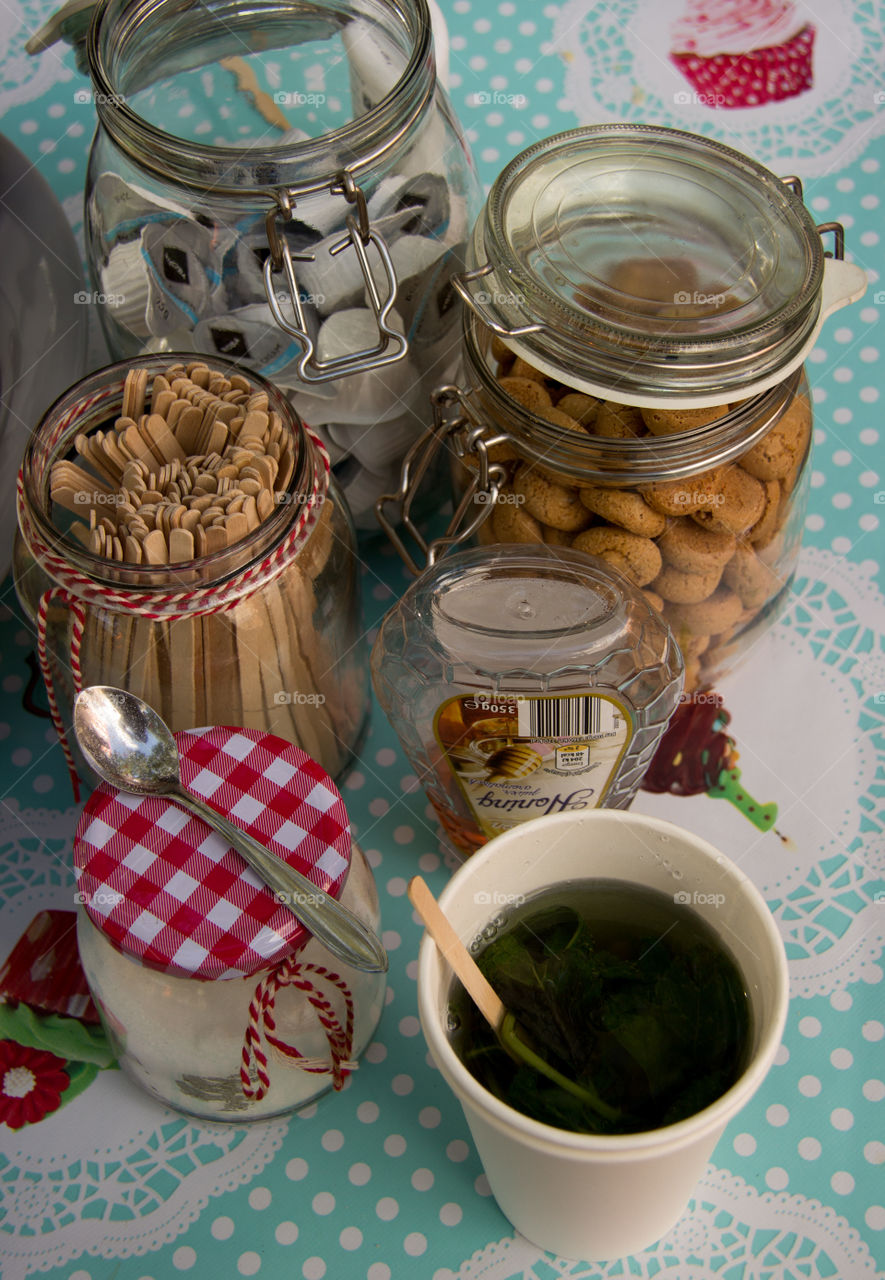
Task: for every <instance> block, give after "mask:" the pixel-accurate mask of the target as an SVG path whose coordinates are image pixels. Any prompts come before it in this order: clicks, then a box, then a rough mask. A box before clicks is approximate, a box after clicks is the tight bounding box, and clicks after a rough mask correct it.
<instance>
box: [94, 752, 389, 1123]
mask: <svg viewBox="0 0 885 1280" xmlns="http://www.w3.org/2000/svg"><path fill="white" fill-rule="evenodd" d="M177 745H178V750H179V756H180V761H181V775H182V781H183V783H184V786H185V787H186V788H187V789H189V790H191V791H193V792H195V793H196V794H198V795H200V796H202V797H203V798H204V799H205V800H206V801H207V803H209V804H211V805H212V806H213V807H216V808H219V809H221V804H220V803H219V797H221V798H222V802H221V803H222V804H223V806H224V812H225V816H230V818H231V820H235V821H236V822H237V824H238V825H239V826H242V827H244V828H245V829H247V830H248V831H249V833H250V834H251V835H253V836H255V837H256V839H258V840H260V841H261V843H262V844H265V845H266V846H267V848H268V849H269V850H270V851H271V852H273V853H274V854H276V855H277V856H279V857H280V858H281V859H282V860H284V861H285V862H287V863H288V864H289V865H290V866H292V867H293V868H294V869H295V870H297V871H299V872H301V874H302V875H306V876H307V877H308V878H309V879H310V880H311V882H312V883H313V884H315V885H316V886H317V888H319V889H321V890H323V891H324V892H326V893H328V894H329V895H330V896H331V897H333V898H337V899H338V900H339V901H340V902H341V903H342V905H344V906H345V907H347V908H348V909H349V910H350V911H352V912H353V913H354V914H355V915H356V916H357V917H358V918H359V919H360V920H361V921H362V923H363V924H365V925H367V926H368V927H369V928H370V929H372V930H373V931H377V929H378V926H379V920H380V916H379V911H378V896H377V893H376V890H375V882H374V879H373V877H372V872H371V870H370V868H369V866H368V864H367V862H366V860H365V857H364V855H363V853H362V851H361V850H360V849H359V847H358V846H357V845H356V844H354V843H352V841H351V837H350V828H349V824H348V819H347V812H346V810H345V807H344V802H343V800H342V799H341V796H340V794H339V793H338V791H337V789H336V788H335V786H334V784H333V783H332V780H331V779H330V778H329V777H328V775H327V774H326V773H325V772H324V770H322V769H321V768H320V767H319V765H318V764H317V763H316V761H313V760H311V759H310V758H309V757H308V756H307V755H305V753H304V752H303V751H299V750H298V749H297V748H296V747H293V746H292V745H291V744H290V743H287V742H284V741H283V740H282V739H280V738H277V737H273V736H271V735H268V734H262V733H258V732H256V731H255V730H245V729H239V728H231V727H223V728H215V729H211V730H203V731H201V732H199V733H180V734H178V735H177ZM74 874H75V876H76V879H77V888H78V893H77V898H78V902H79V903H80V906H79V907H78V922H77V937H78V943H79V948H80V959H81V961H82V964H83V969H84V972H85V974H86V978H87V981H88V983H89V987H90V990H91V992H92V995H93V998H94V1000H95V1004H96V1007H97V1008H98V1011H99V1014H100V1016H101V1020H102V1023H103V1025H104V1027H105V1030H106V1031H107V1033H108V1037H109V1039H110V1042H111V1045H112V1047H113V1049H114V1052H115V1054H116V1056H117V1058H118V1060H119V1064H120V1066H121V1067H122V1068H123V1070H124V1071H125V1072H126V1073H127V1075H129V1076H130V1077H131V1079H132V1080H134V1081H135V1083H136V1084H138V1085H139V1086H140V1087H141V1088H143V1089H146V1090H147V1091H148V1092H149V1093H151V1094H153V1095H154V1096H155V1097H157V1098H159V1099H160V1100H161V1101H163V1102H166V1103H168V1104H169V1105H170V1106H172V1107H176V1108H178V1109H179V1110H181V1111H186V1112H188V1113H190V1114H191V1115H196V1116H200V1117H202V1118H204V1119H207V1120H230V1121H234V1122H240V1121H243V1120H253V1119H264V1118H266V1117H267V1116H272V1115H277V1114H279V1113H280V1112H285V1111H291V1110H294V1109H296V1108H298V1107H301V1106H304V1105H306V1104H307V1103H308V1102H311V1101H312V1100H313V1099H314V1098H316V1097H317V1096H318V1095H319V1094H321V1093H324V1092H326V1090H327V1089H329V1088H334V1089H341V1088H342V1086H343V1084H344V1082H345V1080H346V1079H347V1077H348V1075H349V1074H350V1073H351V1072H352V1071H354V1070H355V1069H356V1068H357V1066H358V1059H359V1057H360V1054H361V1053H362V1052H363V1050H364V1049H365V1047H366V1045H367V1044H368V1043H369V1040H370V1039H371V1037H372V1033H373V1032H374V1030H375V1027H376V1026H377V1024H378V1020H379V1018H380V1016H381V1012H382V1009H383V1006H384V992H385V987H386V979H385V975H384V974H383V973H369V972H362V971H358V970H356V969H353V968H352V967H351V966H349V965H347V964H344V963H342V962H341V961H340V960H337V959H336V958H335V957H333V956H332V955H331V954H330V952H329V951H328V950H327V949H326V947H325V946H324V945H322V944H321V943H320V942H318V941H317V940H316V939H315V938H313V937H312V936H311V934H310V933H309V931H308V930H307V929H306V928H305V927H304V925H302V924H301V923H300V921H299V920H298V918H297V916H296V915H294V914H293V912H292V911H291V910H290V909H289V907H288V906H287V905H286V904H285V903H284V902H283V901H281V899H280V896H279V895H276V894H274V893H273V892H272V891H271V890H270V889H269V888H268V887H267V886H266V885H265V884H263V883H262V882H261V881H260V880H259V879H258V878H257V877H256V876H255V874H254V873H253V872H252V871H251V870H250V869H249V868H248V867H247V865H246V863H245V862H244V861H243V859H242V858H241V857H240V855H239V854H238V853H236V852H235V851H234V850H233V849H230V848H229V847H228V846H227V843H226V841H225V839H224V837H223V836H221V835H219V834H218V833H217V832H214V831H211V830H210V828H209V827H207V825H206V824H205V822H203V821H202V819H200V818H196V817H193V816H192V815H191V814H189V813H187V812H186V811H185V810H183V809H180V808H178V807H177V806H176V805H175V804H173V803H172V802H170V801H168V800H166V799H164V798H163V797H161V796H134V795H128V794H124V793H122V792H118V791H117V790H116V789H115V788H113V787H110V786H108V785H107V784H102V785H101V786H100V787H99V788H98V789H97V790H96V791H95V792H94V793H93V795H92V796H91V798H90V800H89V802H88V804H87V805H86V808H85V810H84V812H83V814H82V816H81V818H80V821H79V824H78V826H77V831H76V834H75V836H74Z"/></svg>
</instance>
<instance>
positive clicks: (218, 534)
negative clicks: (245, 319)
mask: <svg viewBox="0 0 885 1280" xmlns="http://www.w3.org/2000/svg"><path fill="white" fill-rule="evenodd" d="M148 377H149V375H148V371H147V370H146V369H133V370H132V371H131V372H130V373H129V374H128V375H127V377H126V383H125V388H124V393H123V405H122V413H121V416H120V417H119V418H118V419H117V420H116V422H115V424H114V428H113V429H112V430H108V431H95V432H93V433H92V434H90V435H85V434H80V435H78V436H77V437H76V439H75V442H74V444H75V448H76V450H77V452H78V454H79V455H80V456H81V458H82V459H83V460H84V462H85V463H87V464H88V465H89V466H90V467H91V469H92V473H91V472H88V471H85V470H84V469H83V468H82V467H80V466H78V465H77V463H75V462H72V461H69V460H67V459H61V460H59V461H57V462H55V463H54V464H53V466H52V472H51V477H50V496H51V497H52V499H53V501H54V502H57V503H59V504H60V505H61V506H63V507H65V508H66V509H67V510H68V511H71V512H72V513H73V514H75V515H78V516H83V517H86V518H87V519H88V524H86V523H84V522H83V521H76V522H75V523H74V524H73V525H72V528H71V532H72V533H73V535H74V536H75V537H76V538H78V540H79V541H80V542H82V543H83V544H84V545H85V546H87V547H88V548H89V549H90V551H93V552H94V553H95V554H97V555H104V556H106V557H107V558H108V559H111V560H118V561H121V562H123V563H126V564H156V565H160V564H171V563H176V562H179V561H185V560H193V559H194V557H195V556H196V557H200V556H205V555H210V554H212V553H213V552H215V551H221V550H223V549H224V548H225V547H229V546H231V545H233V543H235V542H238V541H239V540H240V539H241V538H243V537H245V536H246V535H247V534H248V533H250V532H251V531H252V530H253V529H256V528H257V527H258V525H259V524H260V522H261V521H262V520H264V519H266V517H267V516H268V515H269V514H270V513H271V511H272V510H273V508H274V506H275V503H276V501H277V495H282V494H285V492H286V488H287V486H288V484H289V481H290V480H291V478H292V471H293V468H294V465H295V444H294V441H293V439H292V433H291V431H290V430H289V428H288V427H287V426H286V425H285V424H284V423H283V422H282V420H281V418H280V416H279V414H276V413H272V412H268V400H267V395H266V394H265V393H264V392H263V391H257V392H256V391H254V389H253V388H252V386H251V385H250V383H249V382H248V381H247V380H246V379H245V378H243V377H240V376H239V375H237V374H234V375H233V376H232V377H231V378H229V379H228V378H226V377H224V375H222V374H220V373H217V372H211V371H210V370H209V368H208V366H206V365H205V364H200V363H193V364H189V365H187V367H185V366H184V365H181V364H174V365H171V366H170V367H169V368H168V369H167V370H166V373H165V375H163V374H158V375H156V376H155V377H154V380H153V385H152V387H151V390H150V405H149V406H148V403H147V391H148ZM93 473H94V474H93Z"/></svg>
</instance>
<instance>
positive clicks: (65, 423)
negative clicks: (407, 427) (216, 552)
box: [17, 395, 330, 802]
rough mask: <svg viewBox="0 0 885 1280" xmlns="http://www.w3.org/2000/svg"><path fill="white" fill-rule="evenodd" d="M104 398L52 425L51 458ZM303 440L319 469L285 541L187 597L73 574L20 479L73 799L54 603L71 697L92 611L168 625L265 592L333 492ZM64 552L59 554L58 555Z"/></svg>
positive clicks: (54, 710)
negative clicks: (63, 629) (60, 617)
mask: <svg viewBox="0 0 885 1280" xmlns="http://www.w3.org/2000/svg"><path fill="white" fill-rule="evenodd" d="M102 398H105V397H103V396H101V395H100V396H96V397H94V398H93V400H89V401H86V402H81V403H78V404H77V405H76V406H75V407H74V408H73V409H72V410H71V411H70V413H68V414H67V415H65V417H63V418H62V419H61V420H60V421H59V422H58V423H57V424H56V427H55V430H54V431H53V433H52V435H51V437H50V439H49V440H48V442H47V445H48V455H49V454H51V450H52V449H53V448H54V446H55V445H56V444H57V443H58V441H59V440H60V439H61V437H62V436H63V435H64V433H65V432H66V430H67V429H68V427H69V426H70V424H71V421H72V420H73V418H74V417H79V416H82V415H83V414H84V413H85V412H86V411H87V409H88V408H89V407H91V406H92V405H93V404H94V403H95V401H98V400H101V399H102ZM302 425H303V424H302ZM303 430H304V434H305V436H306V437H307V439H308V440H309V441H310V443H311V444H312V445H313V447H314V449H315V450H316V453H317V456H318V457H319V459H320V463H321V465H320V466H319V467H317V468H316V469H315V471H314V476H313V484H312V486H311V489H310V492H309V493H307V494H305V495H303V500H302V501H301V502H300V503H299V507H300V510H299V512H298V515H297V517H296V519H295V520H294V522H293V524H292V525H291V527H290V528H289V530H288V532H287V533H286V535H285V537H283V538H281V539H280V541H279V542H278V543H277V544H276V545H275V546H274V548H273V549H272V550H271V552H270V553H269V554H268V555H266V556H264V557H263V558H262V559H261V560H257V561H253V562H252V563H250V564H249V565H248V566H247V567H246V568H245V569H243V570H242V571H241V572H239V573H236V574H234V575H233V576H232V577H229V578H227V579H226V581H224V582H223V583H220V584H218V585H212V586H206V587H190V588H189V589H188V590H187V591H138V590H135V589H130V588H123V589H116V588H114V587H109V586H107V585H106V584H103V583H100V582H96V580H95V579H94V578H93V577H91V576H90V575H89V574H87V573H85V572H83V571H82V570H80V569H77V568H75V567H74V566H73V565H72V564H71V562H70V560H69V558H68V556H67V555H66V553H65V550H64V542H63V539H62V538H59V539H58V542H57V543H56V544H55V545H54V546H53V545H50V543H49V542H48V541H47V540H46V539H45V538H44V537H43V535H42V533H41V532H40V531H39V529H38V528H37V525H36V524H35V522H34V520H33V518H32V516H31V514H30V508H29V503H28V501H27V499H26V496H25V489H24V477H23V474H22V472H21V471H19V475H18V484H17V505H18V520H19V526H20V528H21V532H22V536H23V538H24V540H25V542H26V543H27V545H28V547H29V549H30V551H31V554H32V555H33V557H34V559H35V561H36V562H37V564H38V565H39V566H40V567H41V568H42V569H43V570H44V571H45V572H46V573H47V574H48V575H49V577H51V578H52V579H54V581H55V583H56V585H55V586H53V587H50V588H49V589H48V590H46V591H44V593H43V595H42V596H41V597H40V604H39V607H38V610H37V657H38V659H39V662H40V670H41V672H42V675H43V681H44V683H45V685H46V696H47V699H48V702H49V711H50V714H51V716H52V723H53V725H54V726H55V731H56V733H57V734H58V737H59V741H60V742H61V746H62V750H63V751H64V755H65V761H66V763H67V766H68V773H69V774H70V777H71V785H72V786H73V789H74V799H75V801H77V802H79V799H80V781H79V778H78V777H77V769H76V766H75V764H74V757H73V753H72V751H71V747H70V743H69V742H68V739H67V730H66V729H65V724H64V721H63V719H62V716H61V711H60V708H59V705H58V697H57V693H56V689H55V681H54V678H53V673H52V664H51V660H50V656H49V652H48V647H47V637H46V626H47V615H48V612H49V607H50V605H52V604H53V603H59V604H64V605H67V607H68V608H69V609H70V611H71V615H72V619H73V620H72V624H71V652H70V670H71V676H72V679H73V685H74V694H75V695H76V694H77V693H79V692H80V689H81V687H82V671H81V665H80V650H81V647H82V644H83V633H84V630H85V627H86V615H87V609H88V608H90V607H96V608H99V609H110V610H120V611H121V612H124V613H127V612H128V613H137V614H138V615H139V616H140V617H143V618H150V619H156V620H161V619H162V620H165V621H170V620H172V619H175V618H183V617H187V616H189V615H193V614H207V613H223V612H225V611H227V610H230V609H235V608H236V607H237V605H238V604H239V603H240V601H241V600H243V599H245V598H246V597H248V596H251V595H253V594H254V593H255V592H257V591H260V590H261V588H262V587H264V586H265V584H266V583H268V582H270V581H271V580H272V579H273V578H275V577H276V576H277V575H278V574H279V573H281V572H282V571H283V569H285V567H286V566H287V565H288V564H289V562H290V561H291V558H292V556H293V555H294V554H295V552H296V551H297V549H298V544H299V542H300V541H301V539H302V536H303V535H304V534H305V533H306V531H308V530H309V529H310V527H311V526H312V525H313V524H315V523H316V521H317V520H318V518H319V512H320V507H321V505H322V499H323V497H324V496H325V494H326V491H327V490H328V487H329V473H330V464H329V455H328V453H327V452H326V449H325V447H324V446H323V443H322V441H321V440H319V439H318V438H317V437H316V436H315V435H314V434H313V432H312V431H311V430H310V428H309V427H307V426H303ZM59 548H61V550H59Z"/></svg>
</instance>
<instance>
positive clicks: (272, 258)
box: [264, 172, 409, 382]
mask: <svg viewBox="0 0 885 1280" xmlns="http://www.w3.org/2000/svg"><path fill="white" fill-rule="evenodd" d="M330 191H331V192H332V194H333V195H343V196H344V198H345V200H346V201H347V202H348V204H351V205H354V206H355V208H356V217H355V218H354V216H353V215H352V214H350V213H348V215H347V217H346V218H345V220H344V221H345V226H346V227H347V234H346V235H345V236H343V237H342V238H341V239H340V240H337V241H336V242H335V243H334V244H333V245H331V246H330V248H329V254H330V255H332V256H335V255H337V254H339V253H342V252H343V251H344V250H345V249H347V248H349V247H352V248H353V249H354V252H355V253H356V255H357V261H358V262H359V267H360V271H361V272H362V276H363V279H364V280H365V283H366V289H367V291H368V295H369V303H370V305H371V308H372V311H373V313H374V316H375V320H376V322H377V324H378V342H377V343H376V345H375V346H374V347H365V348H364V349H363V350H361V351H353V352H350V353H349V354H348V355H343V356H336V357H335V358H334V359H332V360H320V359H319V358H318V356H317V354H316V344H315V342H314V339H313V338H312V337H311V335H310V333H309V331H308V326H307V318H306V316H305V314H304V303H303V301H302V298H301V291H300V289H299V286H298V280H297V277H296V275H295V263H296V262H313V261H314V260H315V258H316V255H315V254H313V253H298V252H295V253H293V252H292V250H291V249H290V248H289V245H288V243H287V241H286V238H285V235H280V232H279V230H278V227H277V218H278V217H279V216H280V215H282V221H283V223H286V222H289V221H291V220H292V217H293V211H294V209H295V205H296V193H294V192H293V191H289V190H285V191H279V192H277V205H276V207H275V208H273V209H269V210H268V212H267V216H266V218H265V230H266V232H267V243H268V247H269V248H270V253H269V255H268V256H267V258H266V259H265V263H264V288H265V291H266V293H267V302H268V305H269V307H270V309H271V313H272V314H273V318H274V320H275V321H276V322H277V324H278V325H279V326H280V328H281V329H283V330H285V332H286V333H290V334H291V335H292V337H293V338H295V340H296V341H297V342H298V343H299V344H300V345H301V347H302V348H303V354H302V356H301V359H300V360H299V361H298V376H299V378H301V379H302V381H304V382H331V381H332V380H333V379H335V378H342V377H345V376H347V375H349V374H352V373H363V372H365V371H366V370H368V369H377V368H378V367H379V366H380V365H385V364H393V363H394V361H396V360H401V359H402V358H403V356H404V355H405V354H406V352H407V351H408V349H409V343H408V339H407V338H406V336H405V335H404V334H402V333H397V331H396V330H395V329H393V328H391V326H390V323H389V316H390V312H391V311H392V309H393V304H394V302H395V301H396V291H397V280H396V272H395V270H394V266H393V262H392V261H391V258H390V253H389V251H388V248H387V245H386V244H385V243H384V241H383V240H382V239H381V237H380V236H379V235H378V234H377V233H376V232H375V231H373V230H372V228H371V225H370V222H369V211H368V208H367V207H366V197H365V194H364V193H363V191H362V189H361V188H360V187H358V186H357V184H356V183H355V182H354V180H353V175H352V174H351V173H347V172H344V173H342V174H340V175H339V178H338V180H337V181H336V182H334V183H333V184H332V186H331V187H330ZM370 244H372V245H374V246H375V249H376V250H377V253H378V257H379V258H380V259H381V265H382V267H383V268H384V275H385V278H386V284H385V293H384V296H383V297H382V296H381V294H380V293H379V290H378V283H377V281H376V279H375V275H374V273H373V271H372V265H371V263H370V262H369V256H368V252H367V250H368V247H369V245H370ZM280 271H282V272H283V274H284V275H285V278H286V283H287V285H288V287H289V295H290V302H291V306H292V311H293V312H294V323H293V321H292V320H289V319H287V317H286V316H285V315H284V313H283V310H282V307H281V305H280V298H279V297H278V296H277V292H276V289H275V287H274V274H275V273H277V272H280Z"/></svg>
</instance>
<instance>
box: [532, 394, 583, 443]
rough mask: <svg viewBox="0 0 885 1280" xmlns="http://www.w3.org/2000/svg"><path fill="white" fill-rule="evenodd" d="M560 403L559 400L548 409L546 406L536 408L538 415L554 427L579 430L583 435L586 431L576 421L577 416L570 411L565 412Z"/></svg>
mask: <svg viewBox="0 0 885 1280" xmlns="http://www.w3.org/2000/svg"><path fill="white" fill-rule="evenodd" d="M561 403H562V402H561V401H560V404H558V405H556V406H553V407H551V408H549V409H548V408H546V407H545V408H542V409H538V410H537V415H538V417H539V418H543V420H544V421H545V422H550V423H552V425H553V426H554V427H562V429H563V430H564V431H579V432H580V433H581V435H582V436H585V435H586V434H587V432H586V431H585V430H584V428H583V427H582V426H581V424H580V422H578V420H577V418H573V417H572V415H571V414H570V413H566V412H565V410H564V409H562V408H561V407H560V406H561Z"/></svg>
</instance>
